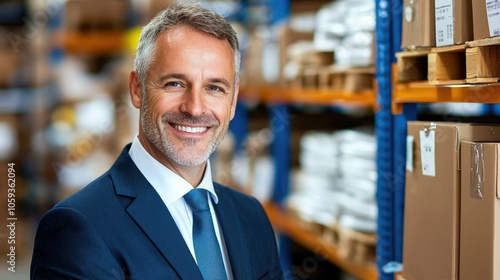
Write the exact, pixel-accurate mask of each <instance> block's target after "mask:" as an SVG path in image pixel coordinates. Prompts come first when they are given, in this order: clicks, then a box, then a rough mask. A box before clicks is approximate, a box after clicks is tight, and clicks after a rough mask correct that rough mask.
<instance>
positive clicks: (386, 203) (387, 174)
mask: <svg viewBox="0 0 500 280" xmlns="http://www.w3.org/2000/svg"><path fill="white" fill-rule="evenodd" d="M390 8H391V1H390V0H376V2H375V13H376V30H375V31H376V36H375V37H376V52H377V54H376V57H377V60H376V67H377V71H376V79H377V92H378V95H377V106H378V111H377V112H376V113H375V130H376V137H377V173H378V177H377V178H378V179H377V204H378V218H377V219H378V220H377V266H378V268H379V276H380V277H379V279H381V280H390V279H393V277H394V276H393V274H392V273H384V272H383V271H382V267H383V266H384V265H385V264H387V263H389V262H391V261H393V260H394V250H393V248H394V244H393V243H394V235H395V232H394V223H393V220H394V211H393V208H394V186H393V180H392V173H393V162H392V159H393V155H392V147H393V139H392V128H393V120H392V113H391V102H392V101H391V98H392V90H391V88H392V80H391V62H392V56H393V54H394V52H393V47H392V41H391V40H392V38H391V34H392V33H393V32H391V31H392V30H391V29H392V15H391V11H390Z"/></svg>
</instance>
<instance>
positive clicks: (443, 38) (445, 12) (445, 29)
mask: <svg viewBox="0 0 500 280" xmlns="http://www.w3.org/2000/svg"><path fill="white" fill-rule="evenodd" d="M435 5H436V6H435V16H436V46H438V47H440V46H449V45H453V34H454V33H453V0H436V2H435Z"/></svg>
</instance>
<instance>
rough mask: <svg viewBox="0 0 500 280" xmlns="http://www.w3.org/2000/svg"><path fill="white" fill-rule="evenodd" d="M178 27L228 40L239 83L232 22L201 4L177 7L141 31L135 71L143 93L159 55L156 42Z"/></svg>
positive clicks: (162, 13)
mask: <svg viewBox="0 0 500 280" xmlns="http://www.w3.org/2000/svg"><path fill="white" fill-rule="evenodd" d="M175 26H188V27H191V28H193V29H194V30H196V31H200V32H203V33H205V34H208V35H211V36H214V37H215V38H217V39H220V40H227V41H228V42H229V45H230V46H231V49H232V50H233V53H234V63H235V65H234V70H235V73H236V76H235V79H236V80H237V79H238V77H239V73H240V59H241V53H240V47H239V43H238V37H237V35H236V32H235V31H234V29H233V28H232V27H231V25H230V24H229V22H228V21H227V20H226V19H225V18H224V17H222V16H221V15H219V14H216V13H214V12H212V11H210V10H208V9H205V8H203V7H201V6H200V4H179V3H174V4H172V5H170V6H169V7H168V8H167V9H165V10H163V11H162V12H160V13H159V14H158V15H157V16H155V17H154V18H153V19H152V20H151V22H149V23H148V24H147V25H146V26H145V27H143V29H142V32H141V36H140V38H139V45H138V46H137V54H136V57H135V61H134V68H135V71H136V73H137V76H138V78H139V81H140V83H141V85H142V87H143V90H145V88H144V86H145V84H146V80H147V71H148V68H149V66H150V65H151V63H152V61H153V58H154V55H155V52H156V45H155V42H156V39H157V38H158V35H159V34H160V33H161V32H162V31H164V30H167V29H171V28H173V27H175Z"/></svg>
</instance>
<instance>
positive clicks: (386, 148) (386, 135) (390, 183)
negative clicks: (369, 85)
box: [375, 0, 417, 280]
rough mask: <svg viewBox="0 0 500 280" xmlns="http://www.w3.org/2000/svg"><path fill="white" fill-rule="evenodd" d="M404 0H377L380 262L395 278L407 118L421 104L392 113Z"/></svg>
mask: <svg viewBox="0 0 500 280" xmlns="http://www.w3.org/2000/svg"><path fill="white" fill-rule="evenodd" d="M402 11H403V0H376V26H377V27H376V38H377V42H376V48H377V61H376V66H377V71H376V77H377V82H378V83H377V85H378V89H377V90H378V100H377V105H378V108H379V111H378V112H377V113H376V115H375V126H376V130H377V131H376V134H377V151H378V154H377V166H378V182H377V200H378V208H379V216H378V232H377V235H378V239H377V240H378V241H377V242H378V244H377V264H378V268H379V275H380V277H379V278H380V279H383V280H385V279H387V280H392V279H394V275H393V273H392V272H391V271H384V270H383V267H384V266H385V265H386V264H388V263H390V262H398V263H402V260H403V228H404V198H405V173H406V170H405V167H406V134H407V122H408V121H410V120H415V119H416V118H417V105H416V104H414V103H411V104H404V105H403V113H402V114H400V115H392V112H391V103H392V73H391V70H392V64H393V63H395V62H396V57H395V53H396V52H398V51H400V46H401V35H402V32H401V30H402Z"/></svg>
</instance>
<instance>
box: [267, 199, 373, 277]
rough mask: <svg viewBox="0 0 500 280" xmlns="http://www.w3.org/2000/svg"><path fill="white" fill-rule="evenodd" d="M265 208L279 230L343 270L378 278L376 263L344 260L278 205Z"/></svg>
mask: <svg viewBox="0 0 500 280" xmlns="http://www.w3.org/2000/svg"><path fill="white" fill-rule="evenodd" d="M264 208H265V210H266V212H267V215H268V217H269V219H270V220H271V223H272V224H273V226H274V227H275V228H276V230H277V231H279V232H282V233H284V234H286V235H288V236H289V237H290V238H292V239H293V240H295V241H296V242H298V243H300V244H301V245H302V246H304V247H305V248H307V249H309V250H310V251H311V252H314V253H317V254H320V255H321V256H323V257H324V258H325V259H327V260H328V261H330V262H331V263H333V264H335V265H337V266H338V267H339V268H341V269H342V270H344V271H346V272H349V273H350V274H352V275H354V276H356V277H358V278H360V279H363V280H375V279H378V273H377V270H376V267H375V265H373V266H364V265H360V264H355V263H351V262H348V261H346V260H344V259H343V258H341V257H340V256H339V254H338V253H337V250H336V249H335V247H333V246H332V245H331V244H329V243H327V242H325V241H323V239H322V238H320V237H318V236H317V235H315V234H314V233H312V232H309V231H306V230H304V229H302V228H301V227H300V226H299V225H298V224H297V222H296V221H294V220H292V219H291V218H289V217H288V216H287V214H286V213H285V212H284V211H283V210H281V209H280V208H279V207H278V206H277V205H275V204H272V203H268V204H265V205H264Z"/></svg>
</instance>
